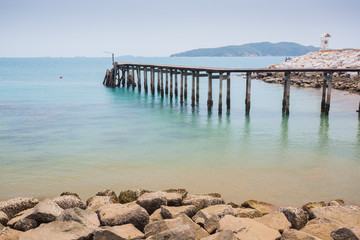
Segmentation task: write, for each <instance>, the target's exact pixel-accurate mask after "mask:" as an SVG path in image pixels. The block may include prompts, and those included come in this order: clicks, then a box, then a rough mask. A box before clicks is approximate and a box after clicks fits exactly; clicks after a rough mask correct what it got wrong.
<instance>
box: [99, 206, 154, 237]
mask: <svg viewBox="0 0 360 240" xmlns="http://www.w3.org/2000/svg"><path fill="white" fill-rule="evenodd" d="M97 214H98V216H99V219H100V223H101V225H103V226H115V225H124V224H128V223H131V224H133V225H134V226H135V227H136V228H137V229H139V230H140V231H142V230H143V229H144V227H145V225H147V224H148V223H149V214H148V213H147V212H146V210H145V209H143V208H142V207H140V206H139V205H137V204H133V203H127V204H108V205H104V206H102V207H100V208H99V209H98V210H97Z"/></svg>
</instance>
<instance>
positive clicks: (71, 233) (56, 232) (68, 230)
mask: <svg viewBox="0 0 360 240" xmlns="http://www.w3.org/2000/svg"><path fill="white" fill-rule="evenodd" d="M92 233H93V230H92V229H90V228H87V227H86V226H84V225H81V224H80V223H78V222H73V221H69V222H62V221H54V222H51V223H47V224H41V225H40V226H39V227H38V228H35V229H32V230H29V231H27V232H24V233H23V234H21V235H20V238H19V240H49V239H51V240H64V239H74V240H90V239H91V237H92ZM50 236H51V238H50Z"/></svg>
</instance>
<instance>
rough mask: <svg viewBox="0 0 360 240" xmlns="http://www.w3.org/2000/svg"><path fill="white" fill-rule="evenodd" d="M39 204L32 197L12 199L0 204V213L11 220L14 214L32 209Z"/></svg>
mask: <svg viewBox="0 0 360 240" xmlns="http://www.w3.org/2000/svg"><path fill="white" fill-rule="evenodd" d="M38 203H39V200H37V199H36V198H32V197H27V198H22V197H18V198H13V199H10V200H7V201H2V202H0V211H2V212H4V213H6V215H7V216H8V217H9V219H11V218H13V217H14V216H15V214H17V213H19V212H22V211H24V210H26V209H29V208H32V207H34V206H35V205H36V204H38Z"/></svg>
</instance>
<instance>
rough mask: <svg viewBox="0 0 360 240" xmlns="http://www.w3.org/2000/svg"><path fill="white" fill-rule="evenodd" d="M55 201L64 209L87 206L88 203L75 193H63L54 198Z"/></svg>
mask: <svg viewBox="0 0 360 240" xmlns="http://www.w3.org/2000/svg"><path fill="white" fill-rule="evenodd" d="M53 201H54V202H55V203H56V204H57V205H59V206H60V207H61V208H62V209H68V208H75V207H78V208H81V209H85V208H86V203H85V202H83V201H81V199H80V198H78V197H76V196H74V195H63V196H60V197H57V198H54V199H53Z"/></svg>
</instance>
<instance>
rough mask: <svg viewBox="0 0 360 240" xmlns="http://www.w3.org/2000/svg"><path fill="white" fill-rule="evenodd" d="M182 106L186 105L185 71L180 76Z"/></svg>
mask: <svg viewBox="0 0 360 240" xmlns="http://www.w3.org/2000/svg"><path fill="white" fill-rule="evenodd" d="M180 76H181V77H180V104H183V103H184V71H181V75H180Z"/></svg>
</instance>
